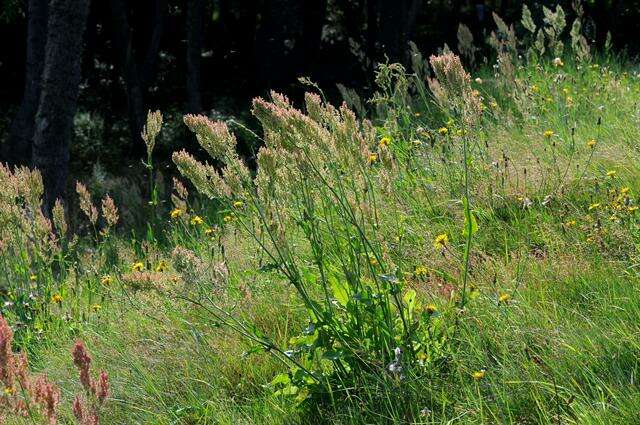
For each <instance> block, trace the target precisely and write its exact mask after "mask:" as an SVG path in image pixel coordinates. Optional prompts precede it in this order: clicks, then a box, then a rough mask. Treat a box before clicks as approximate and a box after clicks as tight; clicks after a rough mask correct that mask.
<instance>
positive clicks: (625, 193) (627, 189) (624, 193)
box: [620, 186, 631, 195]
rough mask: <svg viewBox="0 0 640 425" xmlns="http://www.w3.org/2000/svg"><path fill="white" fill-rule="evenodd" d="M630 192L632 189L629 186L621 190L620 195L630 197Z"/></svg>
mask: <svg viewBox="0 0 640 425" xmlns="http://www.w3.org/2000/svg"><path fill="white" fill-rule="evenodd" d="M630 190H631V189H629V188H628V187H627V186H624V187H621V188H620V193H622V194H623V195H628V194H629V191H630Z"/></svg>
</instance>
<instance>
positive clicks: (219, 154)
mask: <svg viewBox="0 0 640 425" xmlns="http://www.w3.org/2000/svg"><path fill="white" fill-rule="evenodd" d="M184 123H185V124H186V125H187V127H189V130H191V131H192V132H193V133H195V135H196V139H197V140H198V143H199V144H200V146H202V147H203V148H204V149H205V150H206V151H207V153H208V154H209V155H211V157H212V158H213V159H216V160H224V159H226V158H229V157H231V156H233V155H235V147H236V137H235V136H234V135H233V134H231V132H230V131H229V127H227V125H226V124H225V123H223V122H222V121H216V122H214V121H211V120H210V119H209V118H207V117H205V116H204V115H191V114H189V115H185V116H184Z"/></svg>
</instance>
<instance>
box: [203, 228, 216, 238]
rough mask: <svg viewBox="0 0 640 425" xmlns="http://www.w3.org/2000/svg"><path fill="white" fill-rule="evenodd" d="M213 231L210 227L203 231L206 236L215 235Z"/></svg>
mask: <svg viewBox="0 0 640 425" xmlns="http://www.w3.org/2000/svg"><path fill="white" fill-rule="evenodd" d="M215 232H216V231H215V229H213V228H212V227H210V228H208V229H207V230H205V231H204V234H205V235H206V236H213V234H214V233H215Z"/></svg>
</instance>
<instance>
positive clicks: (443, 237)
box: [433, 233, 449, 249]
mask: <svg viewBox="0 0 640 425" xmlns="http://www.w3.org/2000/svg"><path fill="white" fill-rule="evenodd" d="M448 243H449V236H447V234H446V233H442V234H440V235H438V236H436V238H435V240H434V241H433V246H434V247H435V248H436V249H443V248H444V247H445V246H446V245H447V244H448Z"/></svg>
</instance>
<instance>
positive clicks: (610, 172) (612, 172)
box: [607, 170, 616, 178]
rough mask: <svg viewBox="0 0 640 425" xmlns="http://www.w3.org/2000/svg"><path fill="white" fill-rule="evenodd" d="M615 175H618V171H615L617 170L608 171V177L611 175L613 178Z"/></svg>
mask: <svg viewBox="0 0 640 425" xmlns="http://www.w3.org/2000/svg"><path fill="white" fill-rule="evenodd" d="M615 176H616V172H615V170H610V171H607V177H611V178H613V177H615Z"/></svg>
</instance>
